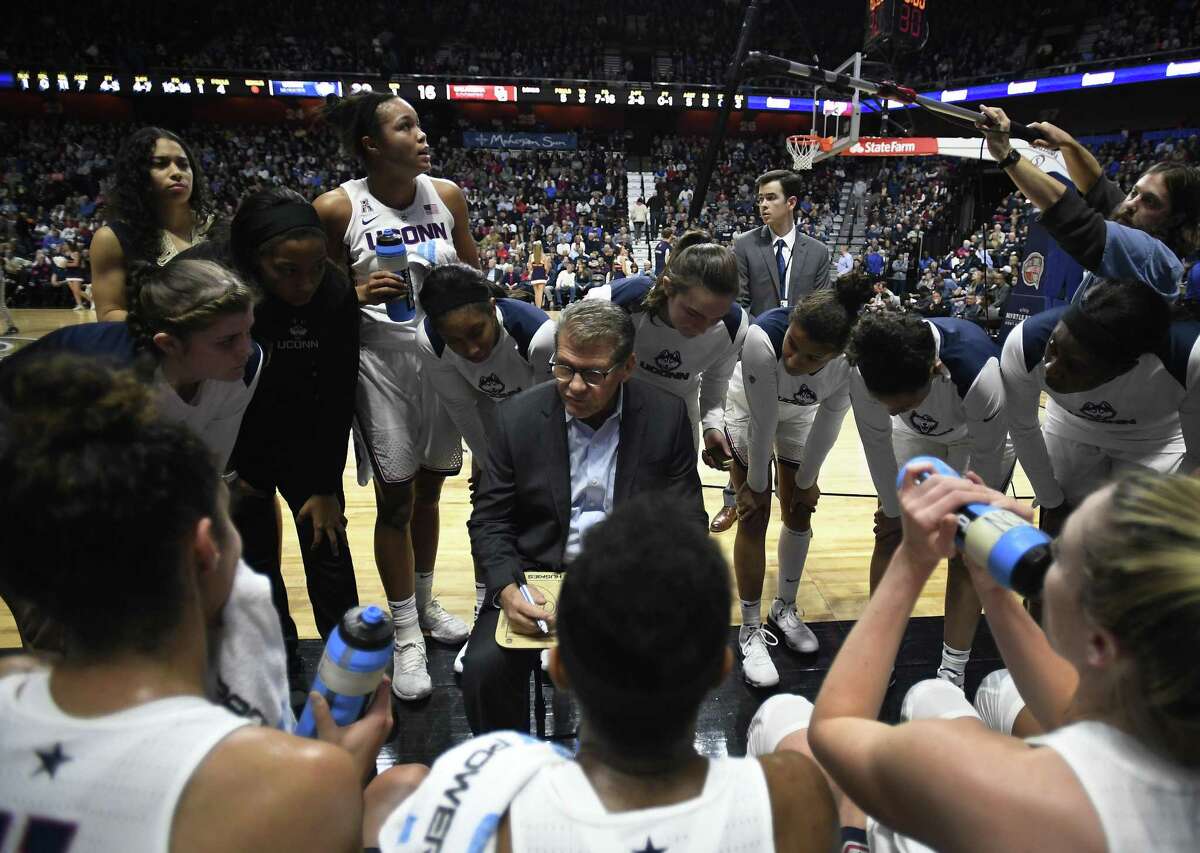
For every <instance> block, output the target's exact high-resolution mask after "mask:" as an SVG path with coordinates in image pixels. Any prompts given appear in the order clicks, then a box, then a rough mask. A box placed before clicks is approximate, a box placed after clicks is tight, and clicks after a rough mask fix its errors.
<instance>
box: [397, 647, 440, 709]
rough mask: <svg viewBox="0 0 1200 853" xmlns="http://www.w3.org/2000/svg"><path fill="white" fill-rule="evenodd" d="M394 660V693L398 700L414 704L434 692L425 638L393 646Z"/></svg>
mask: <svg viewBox="0 0 1200 853" xmlns="http://www.w3.org/2000/svg"><path fill="white" fill-rule="evenodd" d="M392 658H393V668H392V692H393V693H395V694H396V698H397V699H403V700H404V701H405V702H413V701H415V700H417V699H424V698H425V697H426V696H428V695H429V694H430V693H432V692H433V681H432V680H431V679H430V677H429V665H428V663H427V661H428V656H427V655H426V654H425V638H424V637H420V638H418V639H417V640H415V641H413V642H408V643H404V644H403V645H396V646H393V647H392Z"/></svg>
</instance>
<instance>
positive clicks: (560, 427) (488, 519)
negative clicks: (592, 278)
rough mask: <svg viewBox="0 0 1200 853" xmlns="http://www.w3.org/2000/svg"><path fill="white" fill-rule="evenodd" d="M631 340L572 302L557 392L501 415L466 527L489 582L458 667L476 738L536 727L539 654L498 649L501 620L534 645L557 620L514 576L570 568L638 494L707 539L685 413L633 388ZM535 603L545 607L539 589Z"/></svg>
mask: <svg viewBox="0 0 1200 853" xmlns="http://www.w3.org/2000/svg"><path fill="white" fill-rule="evenodd" d="M633 342H634V328H633V322H632V320H631V319H630V316H629V314H627V313H626V312H625V311H624V310H622V309H621V308H620V307H619V306H617V305H614V304H612V303H611V302H608V301H607V300H592V299H588V300H582V301H579V302H576V303H574V304H572V305H571V306H569V307H568V308H567V309H566V310H565V311H564V312H563V314H562V317H561V318H560V320H559V327H558V332H557V335H556V342H555V356H554V360H553V361H552V362H551V364H552V371H553V374H554V382H548V383H543V384H541V385H538V386H535V387H534V388H531V389H529V390H528V391H525V392H523V393H521V394H518V395H517V396H515V397H513V398H511V399H510V400H508V401H506V402H505V403H503V404H502V405H500V406H499V407H498V408H497V417H496V429H495V431H494V433H493V434H492V436H491V441H490V445H489V452H488V459H487V463H486V464H485V465H484V467H483V470H482V473H481V476H480V483H479V490H478V492H477V493H476V495H475V505H474V509H473V511H472V513H471V519H470V521H469V522H468V523H467V529H468V531H469V532H470V536H471V554H472V556H473V557H474V559H475V562H476V564H477V566H478V567H479V569H480V570H481V573H482V575H483V576H484V577H486V579H487V597H486V599H485V602H486V603H485V606H484V607H483V609H482V610H481V611H480V613H479V616H478V617H477V619H476V620H475V628H474V629H473V630H472V632H471V638H470V640H469V643H468V647H467V652H466V656H465V658H464V661H463V685H462V686H463V698H464V700H465V702H466V708H467V720H468V721H469V722H470V724H471V730H472V731H474V732H475V733H476V734H479V733H481V732H486V731H493V730H496V729H504V728H512V729H521V730H528V727H529V711H528V709H529V674H530V672H531V671H532V669H533V667H535V666H537V665H538V661H539V656H538V654H537V652H533V651H516V650H508V649H502V648H500V646H499V645H497V643H496V640H495V636H496V624H497V621H498V619H499V617H500V610H503V611H504V612H505V614H506V615H507V616H508V618H509V621H510V623H511V624H512V626H513V629H514V630H515V631H517V632H519V633H525V634H530V635H534V636H537V635H539V634H540V633H541V632H540V630H539V628H538V626H537V620H539V619H541V620H545V621H546V622H547V623H549V624H550V625H551V626H552V625H553V622H554V617H553V616H552V615H551V614H548V613H547V612H546V611H544V610H543V609H542V608H541V607H539V606H535V605H531V604H529V603H528V602H526V601H525V600H524V599H523V598H522V597H521V593H520V590H519V589H518V587H517V585H516V584H515V583H514V581H513V572H514V571H515V570H517V569H520V570H523V571H524V570H533V569H537V570H541V571H546V570H551V571H565V570H567V567H568V565H569V563H570V562H571V560H572V559H573V558H574V557H575V555H576V554H577V553H578V552H579V547H580V543H581V540H582V537H583V534H584V532H585V531H586V530H587V529H588V528H589V527H591V526H592V525H593V524H595V523H596V522H598V521H600V520H602V519H604V518H605V517H606V516H607V515H608V514H609V513H611V512H612V510H613V507H614V506H616V505H620V504H621V503H622V502H623V501H626V500H628V499H629V498H630V497H632V496H633V495H636V494H639V493H645V492H658V493H661V496H660V500H658V502H657V503H658V505H659V506H660V507H661V509H662V512H664V513H671V514H673V515H675V516H677V517H684V518H686V519H688V520H689V522H691V523H694V524H695V525H696V526H697V527H698V528H700V529H703V527H704V525H705V524H706V523H707V518H706V517H705V514H704V501H703V498H702V497H701V492H700V478H699V476H698V475H697V473H696V449H695V445H694V439H693V436H692V426H691V423H690V421H689V420H688V416H687V408H686V406H685V405H684V403H683V401H682V400H680V399H679V398H678V397H675V396H673V395H671V394H667V393H665V392H663V391H660V390H658V389H657V388H654V387H653V386H651V385H648V384H645V383H642V382H638V381H636V380H634V381H630V377H631V376H632V375H633V371H634V357H633ZM629 593H630V595H645V594H652V591H648V590H630V591H629ZM535 599H538V600H542V601H544V599H542V598H541V595H540V593H537V592H536V591H535Z"/></svg>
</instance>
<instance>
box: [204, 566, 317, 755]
mask: <svg viewBox="0 0 1200 853" xmlns="http://www.w3.org/2000/svg"><path fill="white" fill-rule="evenodd" d="M208 648H209V655H208V662H209V666H208V678H207V683H206V685H205V694H206V695H207V696H208V698H209V699H211V700H212V701H213V702H216V703H218V704H220V705H224V706H225V707H226V708H228V709H229V710H231V711H233V712H234V713H235V714H238V715H239V716H242V717H249V718H250V719H253V720H257V721H258V722H259V723H261V724H262V725H264V726H270V727H272V728H276V729H281V730H283V731H286V732H290V731H292V730H293V729H294V728H295V727H296V717H295V715H294V714H293V713H292V707H291V705H290V704H289V702H288V680H287V654H286V653H285V651H284V647H283V631H282V629H281V628H280V627H279V617H278V616H277V615H276V614H275V607H274V605H272V603H271V582H270V581H269V580H267V578H266V577H265V576H263V575H260V574H258V573H257V572H256V571H254V570H253V569H251V568H250V567H249V566H247V565H246V564H245V563H244V562H243V561H242V560H238V565H237V571H236V572H235V573H234V576H233V589H232V590H230V592H229V600H228V601H227V602H225V608H224V609H223V610H222V611H221V617H220V623H219V626H218V627H217V628H216V629H215V630H213V631H212V633H211V635H210V637H209V645H208Z"/></svg>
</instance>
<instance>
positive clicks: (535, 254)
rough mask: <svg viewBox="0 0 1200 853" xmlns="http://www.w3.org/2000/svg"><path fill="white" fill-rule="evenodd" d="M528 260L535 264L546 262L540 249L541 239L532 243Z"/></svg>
mask: <svg viewBox="0 0 1200 853" xmlns="http://www.w3.org/2000/svg"><path fill="white" fill-rule="evenodd" d="M529 260H530V261H532V262H533V263H535V264H544V263H545V262H546V258H545V255H544V254H543V251H542V241H541V240H538V241H537V242H535V243H534V244H533V251H531V252H530V253H529Z"/></svg>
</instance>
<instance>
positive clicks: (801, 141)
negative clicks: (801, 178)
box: [787, 136, 821, 172]
mask: <svg viewBox="0 0 1200 853" xmlns="http://www.w3.org/2000/svg"><path fill="white" fill-rule="evenodd" d="M787 150H788V153H789V154H791V155H792V168H793V169H794V170H796V171H797V172H800V171H808V170H810V169H812V167H813V162H814V159H815V158H816V156H817V152H818V151H820V150H821V137H819V136H789V137H788V140H787Z"/></svg>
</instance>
